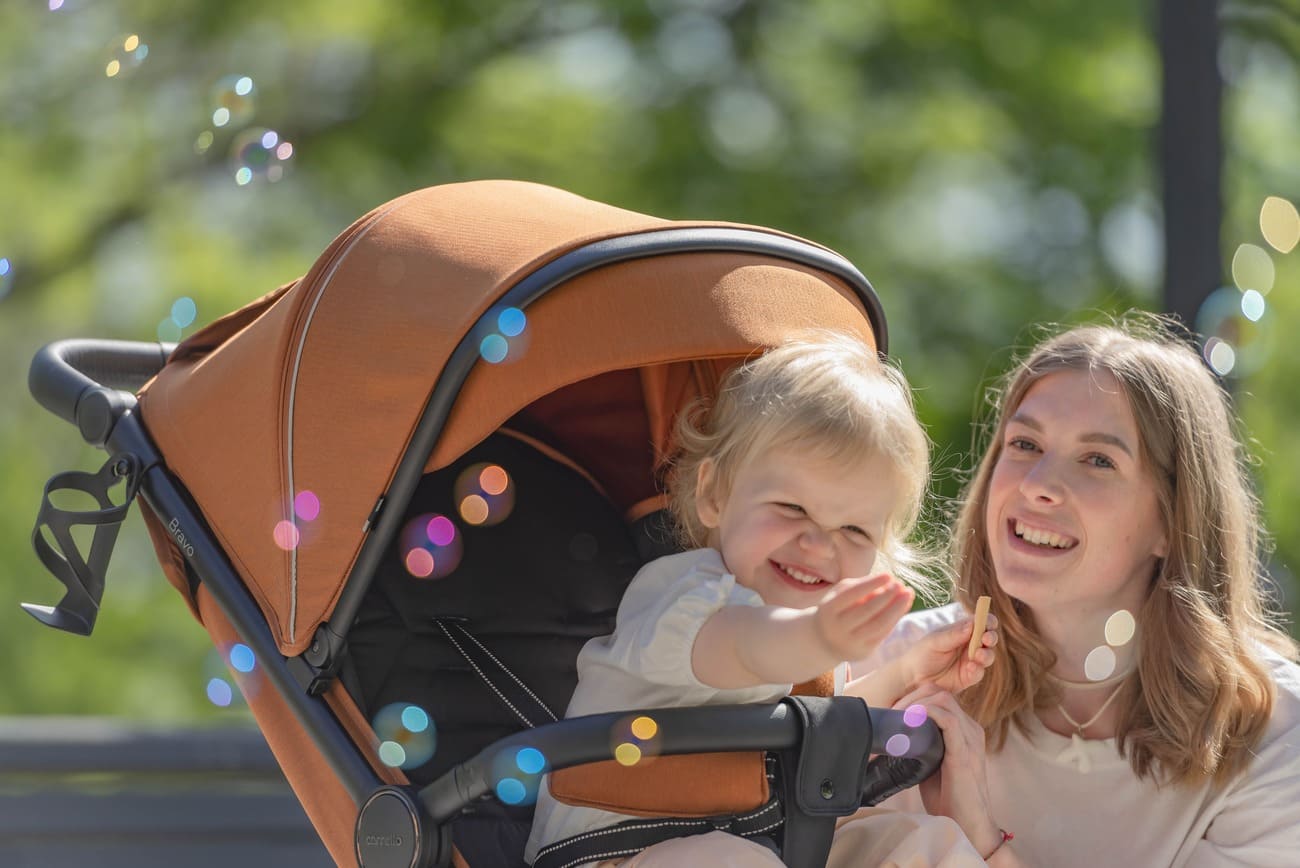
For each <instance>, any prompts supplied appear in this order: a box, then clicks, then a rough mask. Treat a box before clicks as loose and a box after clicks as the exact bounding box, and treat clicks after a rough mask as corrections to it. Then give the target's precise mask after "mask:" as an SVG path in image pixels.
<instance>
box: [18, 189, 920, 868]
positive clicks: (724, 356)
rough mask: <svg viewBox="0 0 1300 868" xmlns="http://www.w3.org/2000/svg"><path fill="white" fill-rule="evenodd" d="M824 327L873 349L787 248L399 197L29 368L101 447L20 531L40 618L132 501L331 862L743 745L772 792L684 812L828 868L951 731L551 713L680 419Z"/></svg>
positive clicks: (626, 217)
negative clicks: (256, 286) (214, 304)
mask: <svg viewBox="0 0 1300 868" xmlns="http://www.w3.org/2000/svg"><path fill="white" fill-rule="evenodd" d="M810 326H817V327H826V328H835V329H840V330H844V331H849V332H853V333H856V334H858V335H860V336H861V337H862V338H863V339H864V340H867V341H869V342H871V343H872V345H873V346H875V347H877V349H878V350H879V351H880V352H882V353H883V352H884V351H885V349H886V329H885V317H884V313H883V311H882V309H881V307H880V303H879V301H878V299H877V298H876V295H875V293H874V291H873V290H872V288H871V286H870V284H869V283H868V282H867V281H866V279H865V278H864V277H863V276H862V275H861V274H860V273H859V272H858V271H857V270H856V269H855V268H854V267H853V266H852V265H851V264H850V263H849V262H847V261H846V260H845V259H843V258H842V257H840V256H839V255H838V254H836V253H834V252H833V251H830V250H828V249H826V248H824V247H821V246H818V245H815V244H812V243H809V242H807V241H804V240H801V239H799V238H796V237H793V236H790V235H787V234H784V233H780V232H776V231H773V230H770V229H763V228H759V227H752V226H742V225H736V224H726V223H717V222H683V221H670V220H664V219H659V218H655V217H650V216H646V215H642V214H637V213H634V212H631V211H626V210H622V209H619V208H615V207H611V206H608V205H604V204H599V203H596V202H592V201H589V200H586V199H583V198H580V197H578V196H575V195H572V194H569V193H566V192H563V191H560V190H556V189H553V188H549V187H545V186H541V185H537V184H529V183H523V182H512V181H481V182H469V183H461V184H449V185H444V186H438V187H432V188H428V189H424V190H419V191H416V192H413V193H410V194H408V195H405V196H402V197H400V198H398V199H395V200H393V201H391V202H389V203H387V204H385V205H382V206H381V207H379V208H376V209H375V210H373V211H372V212H370V213H369V214H367V215H365V216H364V217H362V218H361V219H360V220H358V221H356V222H355V223H354V224H353V225H352V226H350V227H349V228H348V229H347V230H346V231H344V232H343V233H342V234H341V235H340V236H339V237H338V238H337V239H336V240H335V241H334V242H333V243H332V244H331V245H330V246H329V247H328V248H327V249H326V250H325V252H324V254H323V255H322V256H321V257H320V258H319V259H318V260H317V261H316V263H315V264H314V265H313V266H312V268H311V270H310V271H308V273H307V274H306V275H305V276H303V277H302V278H300V279H299V280H297V281H294V282H292V283H290V284H288V285H286V286H283V287H281V288H279V289H278V290H276V291H274V292H272V293H270V294H269V295H266V296H264V297H262V298H260V299H258V300H256V301H254V302H252V303H250V304H249V305H247V306H246V307H244V308H242V309H240V310H237V311H235V312H233V313H231V314H228V315H227V316H225V317H223V318H221V319H218V320H216V321H215V322H213V323H211V324H210V325H208V326H207V327H206V328H204V329H202V330H201V331H199V332H197V333H195V334H194V335H192V336H191V337H189V338H188V339H186V340H185V341H183V342H181V343H180V344H178V345H168V344H148V343H132V342H122V341H109V340H91V339H73V340H64V341H58V342H55V343H52V344H50V345H48V346H46V347H44V348H43V349H42V350H41V351H40V352H39V353H38V354H37V356H36V357H35V359H34V360H33V362H32V366H31V370H30V388H31V391H32V393H33V395H34V396H35V397H36V398H37V400H38V401H40V403H41V404H42V405H44V406H45V407H46V408H47V409H48V410H50V411H51V412H53V413H55V414H56V415H58V416H60V417H62V418H64V419H65V420H67V421H69V422H72V423H73V424H75V425H76V426H77V427H78V428H79V430H80V432H81V435H82V437H83V438H84V439H85V440H86V441H87V442H89V443H91V444H92V445H94V446H97V447H101V448H103V449H104V450H105V451H106V452H107V453H108V455H109V459H108V461H107V462H106V463H105V464H104V465H103V467H102V468H101V469H100V470H99V471H98V472H95V473H88V472H78V471H72V472H67V473H61V474H58V475H56V476H54V477H53V478H52V479H51V480H50V481H49V483H48V484H47V486H46V492H45V498H44V500H43V503H42V506H41V510H40V514H39V517H38V519H37V527H36V530H35V531H34V532H33V545H34V546H35V548H36V550H37V554H38V556H39V557H40V559H41V561H42V562H43V564H44V565H45V566H46V568H47V569H49V571H50V572H51V573H53V575H54V576H55V577H56V578H57V579H58V580H59V581H60V582H62V584H63V585H65V586H66V588H67V591H66V593H65V595H64V597H63V598H62V600H61V601H60V602H59V603H58V604H57V605H56V606H42V605H33V604H24V608H25V609H26V610H27V611H28V612H29V613H31V614H32V615H33V616H35V617H36V618H37V619H38V620H40V621H42V622H43V623H45V624H47V625H49V626H51V627H55V628H58V629H61V630H65V631H68V632H72V633H77V634H81V635H89V634H90V633H91V631H92V629H93V627H94V623H95V616H96V613H97V611H98V608H99V604H100V600H101V598H102V595H103V591H104V575H105V570H106V567H107V564H108V560H109V556H110V554H111V551H112V548H113V543H114V540H115V537H116V535H117V531H118V528H119V526H120V523H121V521H122V520H123V518H124V517H125V513H126V511H127V509H128V508H129V507H130V504H131V502H132V501H133V500H134V499H135V498H136V497H137V496H138V497H139V498H140V501H141V508H142V512H143V514H144V517H145V523H146V526H147V528H148V531H149V534H150V536H151V539H152V541H153V544H154V547H155V550H156V552H157V555H158V559H159V561H160V563H161V565H162V568H163V571H164V572H165V574H166V577H167V579H168V580H169V581H170V583H171V584H172V585H174V586H175V588H176V590H177V591H178V592H179V593H180V594H181V595H182V596H183V597H184V598H185V600H186V602H187V603H188V605H189V607H190V609H191V611H192V613H193V615H194V616H195V618H197V619H198V620H199V622H200V623H201V624H202V625H203V627H204V628H205V629H206V630H207V631H208V632H209V634H210V635H211V637H212V640H213V642H214V643H216V645H217V646H218V648H220V649H221V650H222V652H223V655H224V656H225V657H226V659H227V660H228V661H229V663H230V665H231V668H232V671H233V674H234V675H235V676H236V680H237V681H238V683H239V684H240V687H241V690H242V691H243V693H244V694H245V696H246V698H247V701H248V704H249V706H250V708H251V710H252V712H253V714H254V716H255V718H256V720H257V723H258V726H259V728H260V729H261V731H262V733H263V734H264V736H265V738H266V740H267V742H268V744H269V745H270V747H271V749H272V751H273V753H274V754H275V756H276V758H277V760H278V762H279V763H280V765H281V767H282V768H283V770H284V773H285V775H286V777H287V778H288V780H289V783H290V785H291V786H292V787H293V790H294V792H295V794H296V795H297V797H298V799H299V800H300V801H301V802H302V804H303V806H304V808H305V810H306V812H307V815H308V817H309V818H310V819H311V821H312V823H313V825H314V826H315V828H316V830H317V832H318V833H319V834H320V836H321V838H322V840H323V842H324V843H325V846H326V847H327V849H328V850H329V852H330V854H331V855H332V857H333V858H334V860H335V861H336V862H337V863H338V864H340V865H358V866H363V868H375V866H380V868H387V866H412V868H415V866H445V865H448V864H451V865H458V866H472V868H483V866H521V865H523V862H522V856H521V853H522V848H523V843H524V839H525V838H526V836H527V832H528V828H529V818H530V815H531V807H530V804H531V801H532V800H533V799H534V798H535V796H536V791H537V787H538V783H539V781H540V779H541V776H542V775H543V774H545V773H547V772H550V771H554V770H559V769H565V768H569V767H572V766H577V765H582V764H587V763H602V762H603V763H607V764H608V763H609V761H611V760H614V759H616V758H618V760H619V761H620V762H623V763H625V764H626V756H627V754H626V748H627V747H628V746H629V745H630V746H632V747H634V748H636V749H637V750H636V753H637V755H638V756H644V758H645V759H646V762H645V763H644V764H643V765H645V766H646V767H647V768H649V767H652V766H653V764H654V760H655V759H656V758H662V759H669V758H671V759H673V760H675V761H677V760H680V759H682V758H680V757H675V756H673V755H676V754H688V753H696V754H698V753H704V754H709V755H710V756H709V757H699V758H698V761H699V762H700V763H707V762H709V761H710V760H711V759H717V758H718V757H719V756H722V757H723V758H726V757H729V756H735V755H736V752H752V753H757V754H758V755H759V756H760V757H761V758H762V760H763V761H764V762H765V763H766V768H767V769H768V770H769V773H768V774H767V776H766V778H767V779H766V780H765V781H764V783H763V786H761V787H760V788H759V789H760V790H761V792H759V793H758V795H757V796H753V795H752V794H751V795H750V796H746V799H748V800H749V801H745V800H742V801H741V803H739V804H735V805H731V806H730V807H727V808H725V809H722V810H719V809H717V808H714V807H710V806H709V805H707V804H706V805H703V806H696V807H695V808H694V809H693V812H690V813H688V814H686V815H689V816H691V817H694V818H696V820H697V821H699V822H700V823H702V825H703V826H704V827H705V829H704V830H709V829H715V828H717V829H732V830H733V831H736V832H737V833H742V834H743V833H744V823H745V821H746V818H747V817H751V818H752V816H753V815H754V814H755V813H756V811H755V810H754V809H755V808H756V806H761V807H762V809H763V810H765V811H768V810H773V811H775V812H776V813H775V816H778V817H780V818H781V820H782V822H781V824H780V825H779V826H777V827H776V830H775V836H776V842H777V844H778V846H779V847H780V851H781V854H782V859H783V860H784V861H785V863H786V864H788V865H791V866H809V868H811V866H817V865H822V864H824V862H825V859H826V854H827V852H828V849H829V846H830V838H831V834H832V832H833V828H834V823H835V820H836V818H837V817H840V816H845V815H847V814H849V813H852V812H853V811H854V810H856V809H857V808H858V807H859V806H860V805H869V804H875V803H876V802H879V801H880V800H882V799H883V798H885V797H887V796H889V795H891V794H893V793H895V792H898V791H899V790H901V789H903V788H905V787H908V786H912V785H914V784H916V783H917V782H919V781H920V780H922V779H924V778H925V777H926V776H927V775H929V774H930V773H931V772H933V771H934V770H935V769H936V768H937V766H938V764H939V761H940V759H941V758H942V753H943V742H942V738H941V736H940V735H939V733H938V730H937V728H936V727H935V726H934V724H933V723H932V722H928V721H927V722H925V723H923V724H921V725H920V726H911V725H909V724H908V723H907V722H905V721H904V719H903V714H902V712H898V711H894V710H888V709H874V708H872V709H868V708H866V707H865V706H864V705H863V703H861V702H860V701H858V700H856V699H849V698H834V697H818V696H795V697H790V698H787V699H786V700H784V701H782V702H780V703H777V704H774V705H753V706H725V707H709V708H672V709H640V710H638V709H629V710H628V711H627V712H626V713H611V714H602V715H593V716H589V717H582V718H575V719H569V720H557V717H559V716H560V715H562V714H563V711H564V708H565V707H566V705H567V703H568V700H569V697H570V695H571V693H572V690H573V687H574V684H575V681H576V675H575V671H574V661H575V659H576V657H577V653H578V651H579V650H580V649H581V647H582V645H583V644H584V643H585V642H586V641H587V640H588V639H590V638H592V637H594V636H599V635H603V634H606V633H608V632H610V631H611V630H612V628H613V623H614V615H615V612H616V610H617V607H618V602H619V599H620V595H621V593H622V590H623V588H624V587H625V586H626V585H627V583H628V582H629V581H630V580H631V578H632V576H633V574H634V573H635V572H636V570H637V569H638V568H639V566H640V565H641V564H642V563H644V562H645V561H647V560H648V559H650V558H653V557H657V556H659V555H661V554H665V553H668V552H671V551H674V550H675V549H674V547H673V542H672V535H671V533H670V530H669V527H668V521H667V519H666V512H665V509H664V507H665V501H664V498H663V496H662V493H661V492H662V490H663V486H662V482H663V480H662V478H661V475H662V472H663V468H664V466H665V462H666V459H668V458H669V457H670V454H671V450H672V443H671V431H672V423H673V419H674V416H675V414H676V413H677V412H678V411H679V410H680V409H681V408H683V407H684V406H685V405H687V404H688V403H689V402H690V401H691V400H692V399H695V398H696V397H698V396H705V397H707V396H709V395H710V394H712V390H714V389H715V388H716V386H717V383H718V381H719V379H720V377H721V376H722V374H724V373H725V372H726V371H727V370H728V369H729V368H730V367H731V366H732V365H734V364H735V363H737V362H738V361H740V360H742V359H744V358H745V357H747V356H749V355H751V354H753V353H754V352H756V351H760V350H762V349H763V348H766V347H769V346H772V345H774V344H776V343H778V342H779V341H780V340H781V339H782V338H783V336H784V335H786V334H788V333H789V332H791V331H793V330H796V329H802V328H806V327H810ZM119 485H120V486H124V489H123V490H121V491H115V489H117V487H118V486H119ZM60 489H74V490H76V491H79V492H83V493H85V494H89V495H90V496H92V497H93V498H95V500H96V502H97V503H98V505H99V507H100V508H99V509H98V510H89V511H81V512H70V511H66V510H60V509H57V508H55V506H54V504H53V503H52V502H51V497H50V495H51V494H52V493H54V492H56V491H58V490H60ZM74 525H89V526H91V527H93V538H92V539H91V541H90V542H89V545H88V546H87V547H86V548H87V549H88V551H84V552H83V551H80V550H78V547H77V545H76V543H75V541H74V540H73V537H72V533H71V531H72V528H73V526H74ZM52 541H53V542H52ZM647 720H648V721H649V722H650V724H651V725H650V727H649V730H647V727H646V724H645V721H647ZM629 727H630V728H629ZM638 727H639V728H638ZM900 733H906V734H907V736H908V737H907V738H904V739H903V745H904V746H903V747H899V742H898V740H897V739H894V740H893V741H891V742H890V745H889V750H888V751H887V750H886V741H887V740H889V739H890V737H891V736H895V735H898V734H900ZM621 749H622V750H621ZM695 759H696V758H692V760H691V761H692V762H693V761H695ZM637 771H638V769H636V768H628V769H626V772H627V773H628V774H633V773H635V772H637ZM629 780H631V779H629ZM631 787H632V785H629V788H631ZM746 812H748V813H746ZM664 813H665V814H667V815H673V814H674V811H673V809H672V806H671V805H668V806H665V808H664ZM766 816H767V817H768V818H769V819H770V817H771V816H774V815H773V814H767V815H766ZM767 825H771V824H770V823H769V824H767Z"/></svg>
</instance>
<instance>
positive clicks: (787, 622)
mask: <svg viewBox="0 0 1300 868" xmlns="http://www.w3.org/2000/svg"><path fill="white" fill-rule="evenodd" d="M912 596H913V595H912V591H911V589H910V588H908V587H907V586H906V585H904V584H903V583H901V582H899V581H898V580H897V579H895V578H893V577H892V576H888V575H879V576H872V577H869V578H861V579H845V580H844V581H841V582H839V583H838V584H836V585H835V587H834V588H832V589H831V590H830V591H829V592H827V596H826V597H825V598H824V599H823V600H822V602H821V603H820V604H818V605H816V606H813V607H811V608H808V609H788V608H784V607H780V606H724V607H723V608H721V609H719V610H718V611H717V612H716V613H714V614H713V615H712V616H711V617H710V618H709V619H708V620H707V621H705V622H704V626H702V627H701V628H700V632H699V633H698V634H697V635H696V637H695V644H694V645H693V646H692V648H691V667H692V669H693V670H694V673H695V677H696V678H697V679H699V680H700V681H701V682H702V683H704V684H707V685H709V686H710V687H715V688H718V689H720V690H726V689H734V688H742V687H752V686H754V685H758V684H795V683H798V682H801V681H807V680H809V679H811V678H814V677H816V676H818V675H820V674H821V673H823V672H825V671H826V670H828V669H831V668H833V667H834V666H836V665H838V664H839V663H841V662H843V661H845V660H856V659H858V658H861V657H865V656H867V655H868V654H870V653H871V652H872V651H874V650H875V649H876V646H877V645H879V644H880V642H881V641H882V640H883V639H884V638H885V636H887V635H888V634H889V631H890V630H892V629H893V627H894V625H895V624H896V623H897V622H898V619H899V618H901V617H902V616H903V615H904V614H906V613H907V611H908V609H909V608H911V605H912Z"/></svg>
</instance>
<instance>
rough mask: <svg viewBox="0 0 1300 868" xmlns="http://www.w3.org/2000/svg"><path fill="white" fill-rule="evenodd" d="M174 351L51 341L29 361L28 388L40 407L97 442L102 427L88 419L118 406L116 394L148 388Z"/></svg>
mask: <svg viewBox="0 0 1300 868" xmlns="http://www.w3.org/2000/svg"><path fill="white" fill-rule="evenodd" d="M175 348H176V345H175V344H162V343H143V342H139V341H112V340H99V339H84V338H74V339H71V340H63V341H55V342H54V343H51V344H46V345H45V346H44V347H42V348H41V349H40V350H39V351H38V352H37V353H36V355H35V357H34V358H33V359H32V365H31V368H30V369H29V370H28V372H27V387H28V389H30V390H31V393H32V397H34V398H35V399H36V400H37V401H38V402H39V403H40V405H41V406H42V407H44V408H45V409H47V410H49V411H50V412H51V413H53V414H54V415H56V416H58V417H59V418H60V419H63V420H65V421H68V422H71V423H73V424H74V425H76V426H77V427H78V428H80V429H81V431H82V435H83V436H84V437H86V439H87V440H88V441H90V442H96V438H97V437H99V432H98V429H99V428H100V427H101V423H99V422H97V421H95V420H92V419H91V418H89V417H92V416H93V417H95V419H98V418H99V417H100V416H102V415H103V413H104V412H106V411H110V410H111V409H112V408H113V407H114V406H115V405H116V404H117V403H119V401H120V399H119V396H118V394H117V393H119V392H135V391H136V390H138V389H139V388H140V387H141V386H143V385H144V384H145V383H147V382H148V381H149V380H150V379H151V378H152V377H153V376H154V375H155V374H157V373H158V372H159V371H160V370H162V367H163V365H164V364H166V363H167V357H168V356H169V355H170V354H171V352H172V350H174V349H175ZM92 396H94V397H93V398H92ZM88 399H89V400H88ZM88 410H89V411H91V412H86V411H88ZM83 416H85V417H87V418H85V419H83V418H81V417H83ZM102 442H103V441H102V440H99V441H98V443H102ZM98 443H97V445H98Z"/></svg>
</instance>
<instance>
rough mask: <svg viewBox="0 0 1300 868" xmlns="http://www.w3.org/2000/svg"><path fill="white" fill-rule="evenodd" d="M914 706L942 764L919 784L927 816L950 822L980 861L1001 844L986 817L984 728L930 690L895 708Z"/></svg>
mask: <svg viewBox="0 0 1300 868" xmlns="http://www.w3.org/2000/svg"><path fill="white" fill-rule="evenodd" d="M913 705H922V706H924V707H925V710H926V714H927V715H928V716H929V718H930V719H931V720H933V721H934V722H935V723H936V724H937V725H938V727H939V730H940V731H941V732H942V733H943V744H944V753H943V763H942V765H940V766H939V770H938V771H937V772H935V773H934V774H933V775H931V776H930V777H928V778H926V779H925V780H924V781H922V782H921V784H920V791H921V801H922V802H923V803H924V804H925V809H926V811H928V812H929V813H931V814H934V815H936V816H944V817H951V818H952V819H953V820H954V821H956V823H957V825H959V826H961V828H962V831H963V832H965V833H966V837H967V838H969V839H970V842H971V844H972V845H974V847H975V849H976V850H977V851H978V852H979V853H980V854H981V855H987V854H989V853H992V852H993V851H994V850H995V849H997V847H998V844H1000V843H1001V842H1002V832H1001V829H1000V828H999V826H998V824H997V822H996V821H995V820H994V819H993V816H992V815H991V813H990V811H991V810H992V807H991V805H990V802H989V785H988V773H987V771H986V768H985V755H984V728H983V727H981V726H980V725H979V724H978V723H976V722H975V721H974V720H973V719H972V718H971V717H970V715H968V714H967V713H966V712H965V711H964V710H963V709H962V707H961V706H960V705H958V704H957V700H956V699H955V698H954V697H953V695H952V694H951V693H949V692H948V691H946V690H941V689H939V688H937V687H935V686H934V685H933V684H923V685H921V686H920V687H918V688H917V689H916V690H914V691H912V692H911V693H909V694H908V695H906V696H904V697H903V698H902V699H900V700H899V701H898V703H897V705H896V706H895V707H897V708H908V707H910V706H913Z"/></svg>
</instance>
